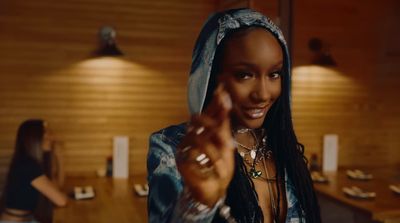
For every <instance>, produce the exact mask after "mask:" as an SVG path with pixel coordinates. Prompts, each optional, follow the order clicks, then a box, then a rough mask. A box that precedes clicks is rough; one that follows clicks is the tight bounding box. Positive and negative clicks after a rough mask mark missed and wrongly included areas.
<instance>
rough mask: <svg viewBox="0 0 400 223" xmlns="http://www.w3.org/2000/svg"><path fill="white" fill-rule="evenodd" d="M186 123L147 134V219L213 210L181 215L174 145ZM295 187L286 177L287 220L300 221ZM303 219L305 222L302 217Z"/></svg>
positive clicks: (168, 218)
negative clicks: (148, 136)
mask: <svg viewBox="0 0 400 223" xmlns="http://www.w3.org/2000/svg"><path fill="white" fill-rule="evenodd" d="M185 129H186V124H180V125H177V126H170V127H168V128H166V129H163V130H161V131H159V132H156V133H154V134H153V135H152V136H151V137H150V150H149V154H148V157H147V168H148V169H147V170H148V173H149V175H148V182H149V186H150V191H149V197H148V212H149V222H150V223H158V222H204V223H207V222H211V221H212V219H213V217H214V215H215V213H216V210H212V211H211V212H209V213H208V214H205V215H202V216H197V218H196V219H184V218H183V217H182V216H185V213H184V212H185V209H184V208H182V205H183V204H182V203H180V199H179V198H180V194H181V193H182V191H183V182H182V178H181V176H180V174H179V172H178V170H177V168H176V162H175V155H176V147H177V145H178V144H179V143H180V141H181V139H182V138H183V136H184V134H185ZM294 190H295V188H294V187H293V185H292V184H291V181H290V179H288V178H286V199H287V206H288V209H287V215H286V223H294V222H300V221H299V214H298V212H297V210H298V208H299V206H298V205H299V202H298V200H297V198H296V196H295V193H294ZM303 222H305V221H304V220H303Z"/></svg>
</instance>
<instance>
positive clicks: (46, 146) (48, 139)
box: [42, 122, 52, 152]
mask: <svg viewBox="0 0 400 223" xmlns="http://www.w3.org/2000/svg"><path fill="white" fill-rule="evenodd" d="M43 127H44V133H43V142H42V149H43V151H45V152H48V151H50V150H51V143H52V136H51V131H50V130H49V127H48V124H47V123H46V122H45V123H44V124H43Z"/></svg>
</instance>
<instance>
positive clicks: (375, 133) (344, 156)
mask: <svg viewBox="0 0 400 223" xmlns="http://www.w3.org/2000/svg"><path fill="white" fill-rule="evenodd" d="M293 8H294V17H293V28H294V30H293V34H294V36H293V38H292V39H293V41H294V48H293V59H294V66H295V69H294V72H293V114H294V122H295V127H296V132H297V134H298V137H299V140H300V141H301V142H303V143H304V144H305V146H306V153H307V155H308V156H309V155H310V154H311V153H317V154H321V151H322V137H323V135H324V134H329V133H334V134H338V135H339V165H342V166H350V165H359V166H364V165H388V164H399V163H400V150H399V148H400V106H399V103H398V102H397V101H398V99H396V98H398V96H399V87H400V42H399V39H400V23H399V21H400V16H399V13H398V12H399V11H400V4H399V1H396V0H383V1H364V2H362V3H361V2H359V1H344V0H341V1H336V0H335V1H334V0H328V1H317V0H305V1H294V7H293ZM312 37H318V38H320V39H321V40H322V41H323V42H325V43H326V44H327V45H328V47H329V48H330V50H329V51H330V53H331V55H332V56H333V58H334V59H335V60H336V62H337V64H338V65H337V67H335V68H333V69H328V68H321V67H310V66H308V65H310V63H311V57H312V54H311V51H309V50H308V41H309V39H310V38H312Z"/></svg>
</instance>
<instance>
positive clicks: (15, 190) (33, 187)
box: [0, 120, 67, 222]
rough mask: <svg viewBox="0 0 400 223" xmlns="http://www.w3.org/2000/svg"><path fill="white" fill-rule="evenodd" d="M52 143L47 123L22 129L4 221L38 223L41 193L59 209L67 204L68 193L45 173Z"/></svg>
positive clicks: (32, 123)
mask: <svg viewBox="0 0 400 223" xmlns="http://www.w3.org/2000/svg"><path fill="white" fill-rule="evenodd" d="M51 144H52V142H51V135H50V132H49V130H48V127H47V123H46V122H44V121H42V120H27V121H25V122H23V123H22V124H21V126H20V127H19V129H18V133H17V138H16V143H15V151H14V155H13V157H12V160H11V164H10V168H9V172H8V177H7V181H6V185H5V189H4V193H3V202H4V204H3V206H4V207H3V210H2V214H1V220H0V222H36V221H35V220H34V218H33V212H34V210H35V209H36V206H37V202H38V199H39V194H42V195H44V196H45V197H47V198H48V199H49V200H50V201H51V202H52V203H54V204H55V205H57V206H60V207H62V206H65V205H66V204H67V197H66V196H65V194H64V193H62V192H61V191H60V190H59V189H58V188H57V186H56V185H55V184H54V183H53V182H52V181H51V180H50V179H49V178H48V177H47V176H46V175H45V173H44V154H45V153H46V152H50V151H51Z"/></svg>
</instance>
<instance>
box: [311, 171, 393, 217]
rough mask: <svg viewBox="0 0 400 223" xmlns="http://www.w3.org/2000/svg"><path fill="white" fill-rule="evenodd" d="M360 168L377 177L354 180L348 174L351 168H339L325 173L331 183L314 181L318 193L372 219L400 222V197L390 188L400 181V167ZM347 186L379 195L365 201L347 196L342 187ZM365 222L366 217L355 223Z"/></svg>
mask: <svg viewBox="0 0 400 223" xmlns="http://www.w3.org/2000/svg"><path fill="white" fill-rule="evenodd" d="M350 169H355V168H350ZM359 169H361V170H363V171H365V172H368V173H372V174H373V177H374V179H372V180H369V181H359V180H352V179H350V178H348V177H347V175H346V170H347V169H339V171H338V172H330V173H325V175H326V176H327V177H328V179H329V183H328V184H323V183H315V184H314V186H315V189H316V191H317V193H318V194H319V195H320V196H321V195H322V196H323V197H325V198H327V199H330V200H332V201H334V202H336V203H338V204H340V205H342V206H346V207H349V208H351V209H353V210H355V211H357V212H359V213H363V214H365V215H366V216H367V217H368V218H369V219H370V220H371V221H379V222H400V196H399V195H397V194H395V193H394V192H392V191H391V190H390V189H389V185H390V184H400V166H392V167H377V168H359ZM346 186H347V187H350V186H358V187H360V188H361V189H362V190H364V191H373V192H376V198H374V199H371V200H362V199H353V198H350V197H347V196H346V195H345V194H344V193H343V191H342V188H343V187H346ZM365 221H366V220H365V219H364V220H362V221H357V220H355V221H354V222H365Z"/></svg>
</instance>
